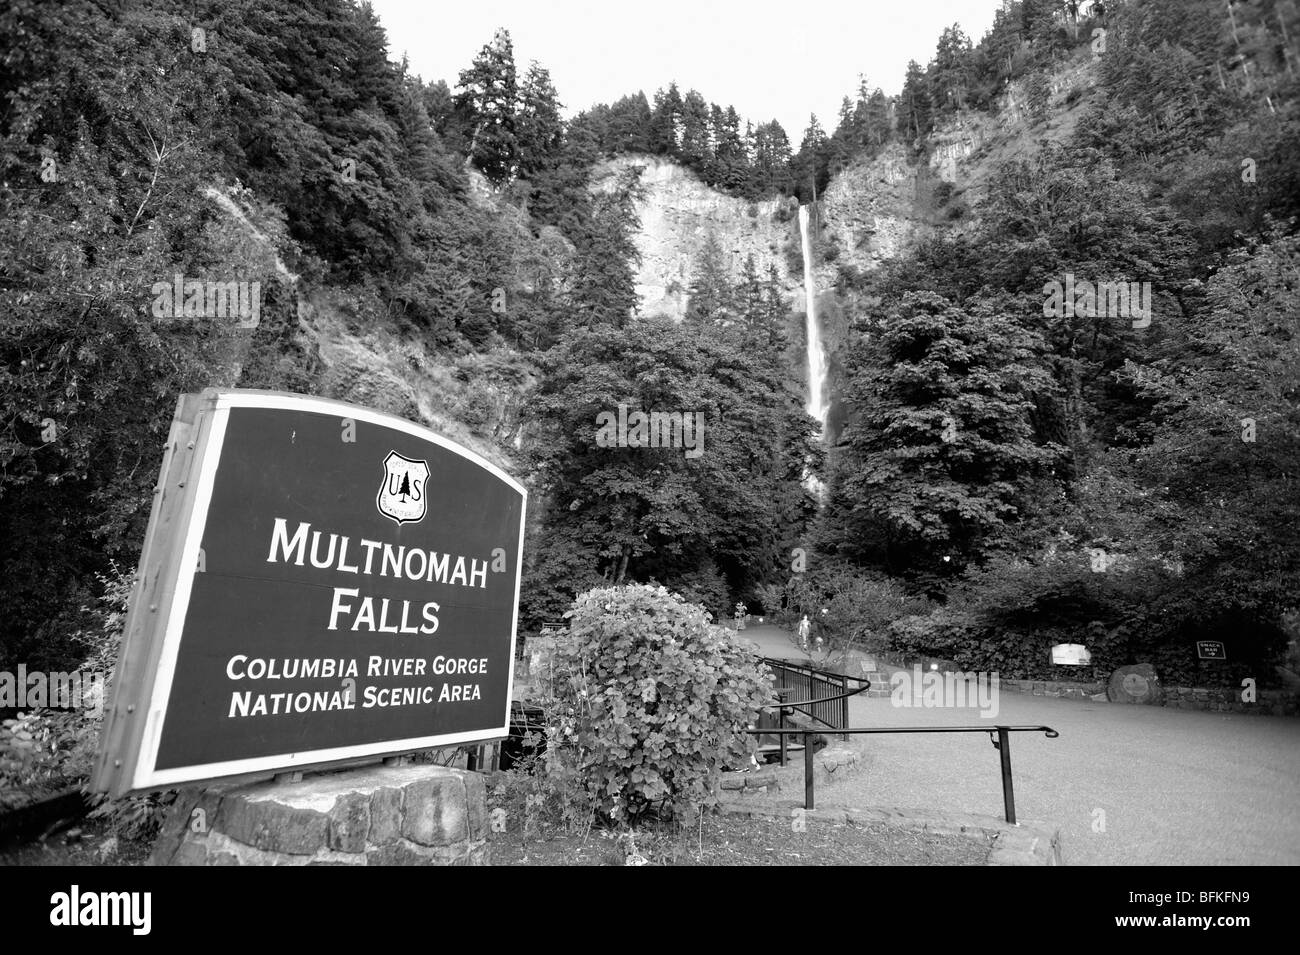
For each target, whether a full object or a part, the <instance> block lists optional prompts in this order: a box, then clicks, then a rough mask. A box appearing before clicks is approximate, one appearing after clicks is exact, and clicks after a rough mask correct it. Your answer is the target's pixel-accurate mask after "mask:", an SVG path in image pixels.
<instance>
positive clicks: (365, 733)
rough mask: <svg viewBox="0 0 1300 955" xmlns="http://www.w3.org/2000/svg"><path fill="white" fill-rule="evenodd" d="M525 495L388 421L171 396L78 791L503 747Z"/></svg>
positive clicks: (271, 403)
mask: <svg viewBox="0 0 1300 955" xmlns="http://www.w3.org/2000/svg"><path fill="white" fill-rule="evenodd" d="M525 499H526V493H525V491H524V489H523V487H522V486H520V485H519V484H518V483H517V482H516V481H514V480H513V479H511V478H510V477H509V476H508V475H506V474H505V473H504V472H503V471H501V470H500V469H499V468H497V467H496V466H494V465H492V464H491V463H489V462H487V461H486V460H484V459H482V458H480V457H479V456H478V455H476V454H474V453H473V452H471V451H468V450H466V449H465V448H462V447H460V446H459V445H457V444H454V443H452V442H451V441H448V440H446V439H445V438H442V437H440V436H439V435H437V434H434V433H433V432H431V431H429V430H427V429H425V428H423V427H420V426H418V425H415V424H412V423H410V422H408V421H405V420H402V419H400V418H395V417H392V416H390V415H385V414H380V413H378V412H375V411H371V410H368V409H365V408H360V407H356V406H351V405H345V404H340V403H338V402H332V401H325V400H322V399H316V398H307V397H302V396H297V395H286V394H279V393H274V392H253V391H220V392H217V391H207V392H204V393H203V395H201V396H194V395H186V396H183V397H182V400H181V405H180V407H179V408H178V411H177V417H176V420H175V421H174V422H173V424H172V433H171V435H170V437H169V440H168V448H167V453H166V458H165V460H164V465H163V471H162V475H161V477H160V479H159V484H158V491H157V497H156V499H155V502H154V509H153V513H152V514H151V516H150V527H149V533H148V539H147V543H146V546H145V552H144V554H143V555H142V556H141V563H140V574H139V577H138V579H137V583H136V590H135V592H134V594H133V596H132V602H131V607H130V611H129V615H128V619H127V625H126V635H125V637H124V644H123V648H122V658H121V660H120V661H119V664H118V670H117V675H116V677H115V680H114V692H113V699H112V702H111V706H110V710H109V713H108V719H107V721H106V724H105V732H104V734H103V739H102V742H101V753H100V759H99V763H98V765H97V767H96V775H95V788H97V789H101V790H108V791H112V792H115V793H122V792H128V791H139V790H147V789H156V788H161V787H167V788H171V787H175V786H179V785H182V784H186V783H192V782H194V781H196V780H206V779H215V778H224V777H232V776H243V775H248V774H256V773H266V772H270V771H285V770H292V769H301V768H303V767H316V766H322V765H326V764H331V763H338V762H342V761H350V760H361V759H364V758H367V757H375V756H381V755H386V754H392V753H401V752H410V751H413V750H419V749H429V748H434V747H439V746H447V745H455V744H459V743H467V742H475V741H480V740H486V739H499V738H501V737H504V736H506V735H507V733H508V730H509V712H510V689H511V680H512V676H513V666H512V661H513V659H514V640H515V625H516V618H517V614H518V599H519V575H520V563H521V559H522V551H523V522H524V505H525Z"/></svg>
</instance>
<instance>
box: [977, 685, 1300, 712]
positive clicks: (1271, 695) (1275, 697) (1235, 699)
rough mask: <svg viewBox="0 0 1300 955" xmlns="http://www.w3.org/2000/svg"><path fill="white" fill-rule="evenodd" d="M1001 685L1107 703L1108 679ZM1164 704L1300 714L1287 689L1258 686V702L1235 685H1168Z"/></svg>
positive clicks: (1036, 693) (1016, 690)
mask: <svg viewBox="0 0 1300 955" xmlns="http://www.w3.org/2000/svg"><path fill="white" fill-rule="evenodd" d="M998 685H999V687H1001V688H1002V689H1004V690H1010V691H1011V692H1013V693H1030V694H1032V695H1034V696H1055V697H1065V698H1069V699H1083V700H1092V701H1094V702H1097V703H1106V702H1108V700H1107V699H1106V684H1105V683H1075V682H1069V681H1064V680H1000V681H999V682H998ZM1163 690H1164V703H1163V705H1164V706H1170V707H1174V708H1175V709H1181V710H1212V711H1215V712H1221V713H1255V714H1263V715H1268V716H1297V715H1300V699H1297V697H1296V696H1295V695H1294V694H1292V693H1289V692H1287V691H1286V690H1258V691H1257V699H1256V702H1254V703H1244V702H1242V699H1241V693H1242V691H1241V690H1240V689H1233V688H1232V687H1203V686H1197V687H1194V686H1166V687H1163Z"/></svg>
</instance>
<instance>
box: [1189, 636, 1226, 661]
mask: <svg viewBox="0 0 1300 955" xmlns="http://www.w3.org/2000/svg"><path fill="white" fill-rule="evenodd" d="M1196 655H1197V656H1198V657H1200V658H1201V659H1202V660H1226V659H1228V654H1227V652H1226V651H1225V650H1224V648H1223V644H1222V643H1220V642H1219V641H1218V640H1197V641H1196Z"/></svg>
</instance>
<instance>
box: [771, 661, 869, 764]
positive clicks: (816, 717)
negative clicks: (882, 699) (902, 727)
mask: <svg viewBox="0 0 1300 955" xmlns="http://www.w3.org/2000/svg"><path fill="white" fill-rule="evenodd" d="M760 660H761V662H762V663H763V664H764V665H765V666H767V667H768V668H769V669H770V670H772V671H773V672H774V673H775V674H776V676H777V682H778V683H779V684H780V689H781V690H782V691H785V692H800V691H802V692H805V693H806V694H807V696H808V698H807V699H801V700H783V701H781V703H780V704H773V706H775V705H780V706H781V710H780V712H781V725H782V726H784V725H785V717H786V715H787V714H788V713H791V712H794V711H795V710H799V711H800V712H802V713H803V714H804V715H806V716H807V717H808V718H809V719H812V720H813V721H815V722H817V723H820V724H821V725H822V726H825V727H827V728H829V729H833V730H834V729H839V728H840V727H843V726H848V724H849V704H848V698H849V697H850V696H853V695H854V694H857V693H861V692H862V691H864V690H869V689H870V688H871V681H870V680H868V679H866V678H864V677H859V676H850V675H849V674H847V673H834V672H832V671H830V670H821V669H818V668H817V667H814V666H809V665H807V664H804V663H800V662H797V661H794V660H782V659H777V658H775V657H762V658H760ZM850 680H852V681H853V682H854V683H858V684H861V685H860V686H859V687H858V688H857V689H856V690H853V691H852V692H850V691H849V681H850ZM817 681H820V682H822V683H825V684H827V689H831V690H836V691H838V692H835V693H831V694H830V695H827V696H820V697H819V696H817V695H816V694H817V686H816V683H817ZM805 684H806V685H805ZM832 703H838V704H839V705H838V706H831V704H832ZM782 742H783V743H784V739H782Z"/></svg>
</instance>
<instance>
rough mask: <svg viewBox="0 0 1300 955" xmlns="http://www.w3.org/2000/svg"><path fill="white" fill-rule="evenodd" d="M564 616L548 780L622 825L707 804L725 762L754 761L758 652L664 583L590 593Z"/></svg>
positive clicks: (761, 681)
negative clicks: (571, 785) (574, 785)
mask: <svg viewBox="0 0 1300 955" xmlns="http://www.w3.org/2000/svg"><path fill="white" fill-rule="evenodd" d="M568 616H569V617H570V618H571V620H570V627H569V630H568V631H567V632H565V633H564V634H563V635H562V636H561V637H560V638H559V639H558V640H557V644H556V652H555V659H554V664H555V669H556V673H557V679H556V683H555V687H556V689H555V693H556V700H555V703H554V705H553V706H552V707H551V708H550V714H551V715H550V717H549V723H550V725H549V726H548V731H547V735H548V742H547V753H546V771H547V775H548V776H550V777H552V779H553V780H554V781H557V782H558V783H562V782H563V781H564V780H570V781H573V780H579V781H581V784H582V787H583V788H584V789H585V792H586V795H587V798H588V800H589V806H588V808H589V809H590V810H591V811H593V812H595V813H596V814H598V816H599V818H600V819H601V820H608V821H609V822H611V823H613V824H615V825H631V824H635V823H636V822H637V821H638V820H640V819H642V818H644V817H645V816H646V814H647V813H650V812H657V813H658V814H659V815H661V816H663V817H671V818H677V819H687V818H691V817H692V816H693V815H694V814H695V812H696V811H697V810H698V809H700V808H702V807H705V806H709V805H712V804H713V803H714V802H715V801H716V798H717V795H716V794H717V782H718V780H719V776H720V773H721V772H722V770H723V767H724V766H728V765H730V766H738V765H742V764H745V763H747V762H748V761H749V758H750V755H751V753H752V750H753V746H752V742H751V739H750V737H748V736H747V735H745V734H744V733H743V730H744V729H745V728H746V727H747V726H748V725H749V724H750V723H751V722H752V721H753V720H754V718H755V715H756V714H757V712H758V710H759V709H760V708H761V707H763V706H765V705H769V704H771V703H772V702H773V701H774V697H773V693H772V687H771V682H770V680H771V677H770V675H769V674H768V673H767V671H766V670H765V669H764V668H763V667H762V665H761V664H760V663H759V662H758V660H757V658H756V657H755V656H754V655H753V653H752V651H751V650H750V649H749V648H748V647H747V646H745V645H743V644H739V643H737V642H734V641H733V640H732V638H731V635H729V634H728V632H727V631H726V630H724V629H723V628H721V627H717V626H714V625H712V624H710V623H709V620H708V617H707V616H706V614H705V611H704V609H703V608H701V607H698V606H695V605H693V604H689V603H686V602H685V601H684V600H682V599H681V597H679V596H678V595H676V594H672V593H669V591H668V590H667V588H665V587H651V586H647V585H640V584H639V585H634V586H625V587H602V588H598V589H595V590H591V591H588V592H587V593H585V594H582V595H581V596H579V597H578V599H577V600H576V601H575V602H574V606H573V609H572V610H571V611H570V612H569V614H568Z"/></svg>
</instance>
